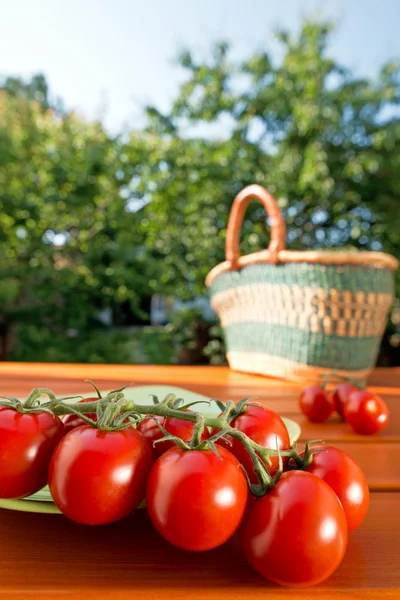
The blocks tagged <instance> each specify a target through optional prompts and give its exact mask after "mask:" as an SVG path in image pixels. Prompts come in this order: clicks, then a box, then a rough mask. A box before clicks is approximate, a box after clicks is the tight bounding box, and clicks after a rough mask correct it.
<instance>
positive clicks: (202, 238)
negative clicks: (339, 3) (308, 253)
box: [127, 22, 400, 297]
mask: <svg viewBox="0 0 400 600" xmlns="http://www.w3.org/2000/svg"><path fill="white" fill-rule="evenodd" d="M329 32H330V27H329V26H327V25H326V24H321V23H312V22H306V23H305V24H304V27H303V29H302V31H301V33H300V34H299V36H298V37H295V38H293V37H291V36H289V35H288V34H287V33H285V32H280V33H279V34H278V39H279V40H280V42H281V45H282V58H281V60H280V61H278V62H276V61H274V60H273V57H272V56H271V55H270V54H269V53H268V52H265V51H262V52H256V53H254V54H253V55H251V56H249V57H248V58H247V59H246V60H244V61H242V62H237V61H236V62H235V61H233V60H232V59H231V58H230V53H229V48H228V45H227V44H224V43H220V44H218V45H216V46H215V47H214V49H213V53H212V55H211V58H210V59H209V60H206V61H198V60H197V59H196V58H195V57H194V56H193V55H192V53H191V52H189V51H185V52H183V53H182V54H181V56H180V65H181V67H183V68H184V69H185V71H186V74H187V77H186V81H185V82H184V83H183V85H182V86H181V87H180V89H179V92H178V94H177V97H176V99H175V102H174V104H173V107H172V109H171V111H170V112H169V113H167V114H162V113H161V112H160V111H158V110H157V109H156V108H155V107H149V108H148V109H147V115H148V121H149V123H148V129H147V131H148V134H147V138H146V139H145V140H144V139H142V148H141V149H140V152H142V156H144V154H146V156H147V161H146V162H145V163H144V161H142V160H137V158H136V157H137V152H138V151H139V147H138V144H137V134H133V135H132V137H131V144H132V148H129V147H128V149H127V153H128V154H129V156H130V159H131V161H132V162H133V163H136V164H140V171H137V172H136V178H135V193H137V194H138V196H139V197H142V198H148V199H150V198H151V201H150V202H148V204H147V205H146V206H145V208H144V209H143V211H142V219H141V221H140V223H139V227H140V231H141V232H142V234H143V235H144V236H145V243H146V246H147V247H148V248H149V249H150V250H151V251H152V252H154V251H156V253H157V254H158V255H159V256H160V258H162V259H163V269H162V274H161V276H160V278H158V279H157V281H155V282H154V289H155V290H157V291H160V290H162V291H165V290H166V289H168V290H170V291H171V292H173V293H174V294H177V295H178V296H181V297H190V296H193V295H194V294H196V293H203V292H204V278H205V276H206V274H207V272H208V270H209V269H210V268H211V267H213V266H214V265H215V264H217V263H218V262H220V261H222V260H223V259H224V239H225V234H226V224H227V218H228V214H229V210H230V206H231V203H232V200H233V198H234V196H235V194H236V193H237V192H238V191H239V190H240V189H241V188H242V187H243V186H245V185H247V184H249V183H253V182H256V183H260V184H262V185H265V186H266V187H267V188H269V190H270V191H271V192H273V193H274V194H275V195H276V196H277V198H278V200H279V203H280V205H281V207H282V209H283V211H284V213H285V218H286V220H287V223H288V238H287V241H288V245H289V247H291V248H323V247H342V246H351V247H355V248H362V249H369V250H385V251H387V252H390V253H393V254H397V255H399V253H400V211H399V210H398V197H399V194H400V178H399V176H398V173H399V167H400V163H399V161H400V152H399V149H400V121H399V119H398V117H397V114H398V113H396V110H398V108H399V101H400V97H399V77H398V75H399V71H398V68H397V66H396V65H395V64H394V63H388V64H387V65H385V66H384V67H383V68H382V70H381V71H380V73H379V74H378V75H377V77H376V78H375V79H374V80H371V81H370V80H366V79H359V78H356V77H354V76H353V75H352V74H351V73H350V72H349V71H348V70H347V69H345V68H343V67H342V66H341V65H338V64H336V63H335V62H334V61H333V60H332V59H331V58H330V57H329V55H328V52H327V45H328V40H329ZM210 132H214V134H215V132H216V135H214V138H212V137H210ZM244 234H245V237H246V239H245V242H244V243H243V252H250V251H255V250H258V249H260V248H264V247H265V246H266V245H267V243H268V227H267V222H266V219H265V215H264V213H263V210H262V209H261V208H260V207H259V206H257V205H253V206H252V207H251V209H250V210H249V213H248V216H247V219H246V222H245V226H244Z"/></svg>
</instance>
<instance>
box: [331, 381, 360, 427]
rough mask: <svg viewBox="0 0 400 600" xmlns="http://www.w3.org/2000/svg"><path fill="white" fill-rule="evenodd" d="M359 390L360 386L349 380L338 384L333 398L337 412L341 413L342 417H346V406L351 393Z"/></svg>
mask: <svg viewBox="0 0 400 600" xmlns="http://www.w3.org/2000/svg"><path fill="white" fill-rule="evenodd" d="M357 391H358V388H356V387H355V386H354V385H351V383H347V382H344V383H339V385H338V386H336V389H335V391H334V392H333V394H332V400H333V404H334V406H335V410H336V412H337V413H339V415H340V416H341V417H342V419H344V407H345V405H346V404H347V402H348V400H349V397H350V394H352V393H353V392H357Z"/></svg>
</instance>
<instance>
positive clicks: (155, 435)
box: [137, 409, 210, 458]
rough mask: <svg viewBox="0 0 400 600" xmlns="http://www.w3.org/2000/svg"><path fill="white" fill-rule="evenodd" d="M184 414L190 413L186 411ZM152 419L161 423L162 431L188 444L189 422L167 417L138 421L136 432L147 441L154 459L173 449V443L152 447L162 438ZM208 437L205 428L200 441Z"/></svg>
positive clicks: (191, 427) (190, 432)
mask: <svg viewBox="0 0 400 600" xmlns="http://www.w3.org/2000/svg"><path fill="white" fill-rule="evenodd" d="M185 412H191V411H190V410H188V409H186V410H185ZM154 419H157V421H158V422H159V423H161V425H162V426H163V427H164V429H165V430H166V431H168V433H170V434H171V435H175V436H176V437H179V438H181V440H183V441H184V442H186V443H189V442H190V440H191V438H192V435H193V428H194V423H191V422H190V421H182V419H176V418H169V417H168V418H165V417H146V418H145V419H143V421H140V423H139V424H138V426H137V428H138V431H140V433H141V434H142V435H144V437H145V438H147V439H148V440H149V442H150V444H151V446H152V448H153V453H154V456H155V458H158V457H159V456H161V455H162V454H164V452H166V451H167V450H169V449H170V448H173V447H174V446H175V444H174V443H173V442H169V441H165V442H160V443H158V444H154V445H153V442H155V441H156V440H160V439H161V438H163V437H164V434H163V432H162V431H161V429H160V428H159V426H158V425H157V423H156V422H155V420H154ZM209 437H210V433H209V431H208V429H207V427H206V428H205V429H204V432H203V435H202V436H201V439H202V440H207V439H208V438H209Z"/></svg>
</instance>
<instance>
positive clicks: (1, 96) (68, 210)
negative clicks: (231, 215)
mask: <svg viewBox="0 0 400 600" xmlns="http://www.w3.org/2000/svg"><path fill="white" fill-rule="evenodd" d="M120 150H121V148H120V141H119V138H118V137H115V138H113V137H111V136H109V135H107V134H106V132H105V131H104V129H103V127H102V126H101V124H100V123H97V122H92V123H88V122H85V121H84V120H83V119H80V118H79V117H78V116H77V115H75V114H67V113H60V112H58V111H56V110H54V109H53V108H50V107H49V100H48V91H47V84H46V82H45V80H43V79H42V78H40V77H39V78H33V80H32V82H30V83H27V84H25V85H23V84H22V83H21V82H19V80H13V79H11V80H10V79H8V80H6V81H5V82H4V86H3V89H2V90H0V279H1V282H2V285H1V287H0V328H1V329H0V335H1V334H2V335H1V337H2V349H1V356H2V358H3V359H4V358H6V357H7V356H8V355H9V353H10V352H11V356H13V351H14V353H15V354H14V355H15V356H17V357H21V356H23V357H27V356H28V355H29V353H28V354H27V353H26V351H25V350H21V348H18V347H17V345H16V344H15V341H16V336H17V334H18V328H19V329H21V327H22V326H23V327H25V328H26V327H27V326H28V325H30V327H28V328H27V329H26V331H32V340H35V341H36V338H37V337H38V336H37V334H35V332H34V331H33V329H32V327H35V326H36V327H43V326H45V327H46V329H47V331H48V332H49V335H47V336H46V343H50V340H52V343H53V344H54V346H56V345H57V344H58V343H60V344H61V345H62V340H63V339H65V337H66V336H67V337H68V336H70V337H72V338H75V339H76V344H77V345H78V344H79V343H80V340H81V339H85V340H86V339H87V338H88V332H90V331H91V330H92V329H96V328H99V327H101V326H102V322H101V311H102V310H103V309H105V308H109V309H111V310H112V309H113V307H114V306H115V305H116V304H121V303H122V302H126V301H129V302H130V303H131V304H132V306H136V307H137V306H138V305H139V301H140V299H141V297H142V296H143V295H145V294H146V290H147V289H148V285H147V281H148V273H149V271H151V265H148V264H147V261H146V262H144V257H142V256H141V249H140V246H141V245H142V242H141V238H140V237H138V235H137V234H136V229H137V228H136V225H135V223H136V220H137V216H136V214H135V213H134V212H132V211H130V210H129V206H128V202H129V198H127V196H126V192H125V194H124V186H125V185H126V183H127V179H126V174H125V172H124V162H125V161H126V160H127V156H126V155H124V154H123V153H121V151H120ZM26 335H27V334H26V333H25V337H24V336H22V337H20V340H21V339H25V338H26ZM82 336H83V337H82ZM98 338H99V336H98ZM25 341H26V344H28V341H27V340H25ZM32 343H35V342H32ZM70 346H71V345H70ZM36 352H37V348H32V352H31V359H32V360H34V359H35V353H36ZM113 353H114V355H115V354H116V349H115V348H112V347H111V348H110V351H109V353H108V354H109V356H108V360H111V361H112V359H113ZM56 354H57V353H56V352H53V354H52V356H56ZM82 354H84V353H83V352H82V351H81V352H80V356H81V357H82ZM50 355H51V353H50ZM61 355H62V352H61ZM98 355H101V351H99V352H98V353H97V356H98ZM55 360H56V358H55ZM70 360H74V357H73V356H71V358H70Z"/></svg>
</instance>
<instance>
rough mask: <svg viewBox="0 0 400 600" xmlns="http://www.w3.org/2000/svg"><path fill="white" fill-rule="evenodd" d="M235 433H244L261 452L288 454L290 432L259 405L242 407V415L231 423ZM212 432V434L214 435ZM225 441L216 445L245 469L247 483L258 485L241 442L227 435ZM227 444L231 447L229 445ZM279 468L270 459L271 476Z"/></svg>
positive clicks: (280, 420) (277, 416)
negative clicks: (284, 452) (270, 451)
mask: <svg viewBox="0 0 400 600" xmlns="http://www.w3.org/2000/svg"><path fill="white" fill-rule="evenodd" d="M230 426H231V427H234V428H235V429H237V430H238V431H241V432H242V433H245V434H246V435H247V436H248V437H249V438H250V439H251V440H253V442H256V443H257V444H259V445H260V446H264V448H271V449H273V450H276V449H277V447H278V448H279V450H287V449H289V448H290V438H289V432H288V430H287V428H286V425H285V423H284V422H283V421H282V419H281V418H280V416H279V415H277V414H276V413H275V412H274V411H273V410H269V409H268V408H265V407H264V406H262V404H258V403H254V404H253V403H252V404H247V405H245V409H244V411H243V412H242V413H241V414H240V415H239V416H238V417H236V418H235V419H233V420H232V421H231V423H230ZM217 431H218V430H217V429H213V431H212V432H211V433H212V434H215V433H217ZM226 438H227V440H228V442H227V441H225V440H224V439H219V440H218V441H217V444H218V445H220V446H224V447H225V448H227V449H228V450H229V451H230V452H231V453H232V454H233V455H234V456H236V458H237V459H238V461H239V462H240V463H241V464H242V465H243V466H244V468H245V469H246V472H247V474H248V476H249V479H250V481H251V482H252V483H258V479H257V475H256V474H255V472H254V467H253V461H252V460H251V458H250V456H249V453H248V452H247V450H246V449H245V447H244V446H243V444H242V442H240V441H239V440H236V439H235V438H233V437H231V436H230V435H227V436H226ZM229 442H230V443H229ZM277 468H278V457H277V456H271V466H269V467H268V470H269V472H270V473H271V474H274V473H275V472H276V470H277Z"/></svg>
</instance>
